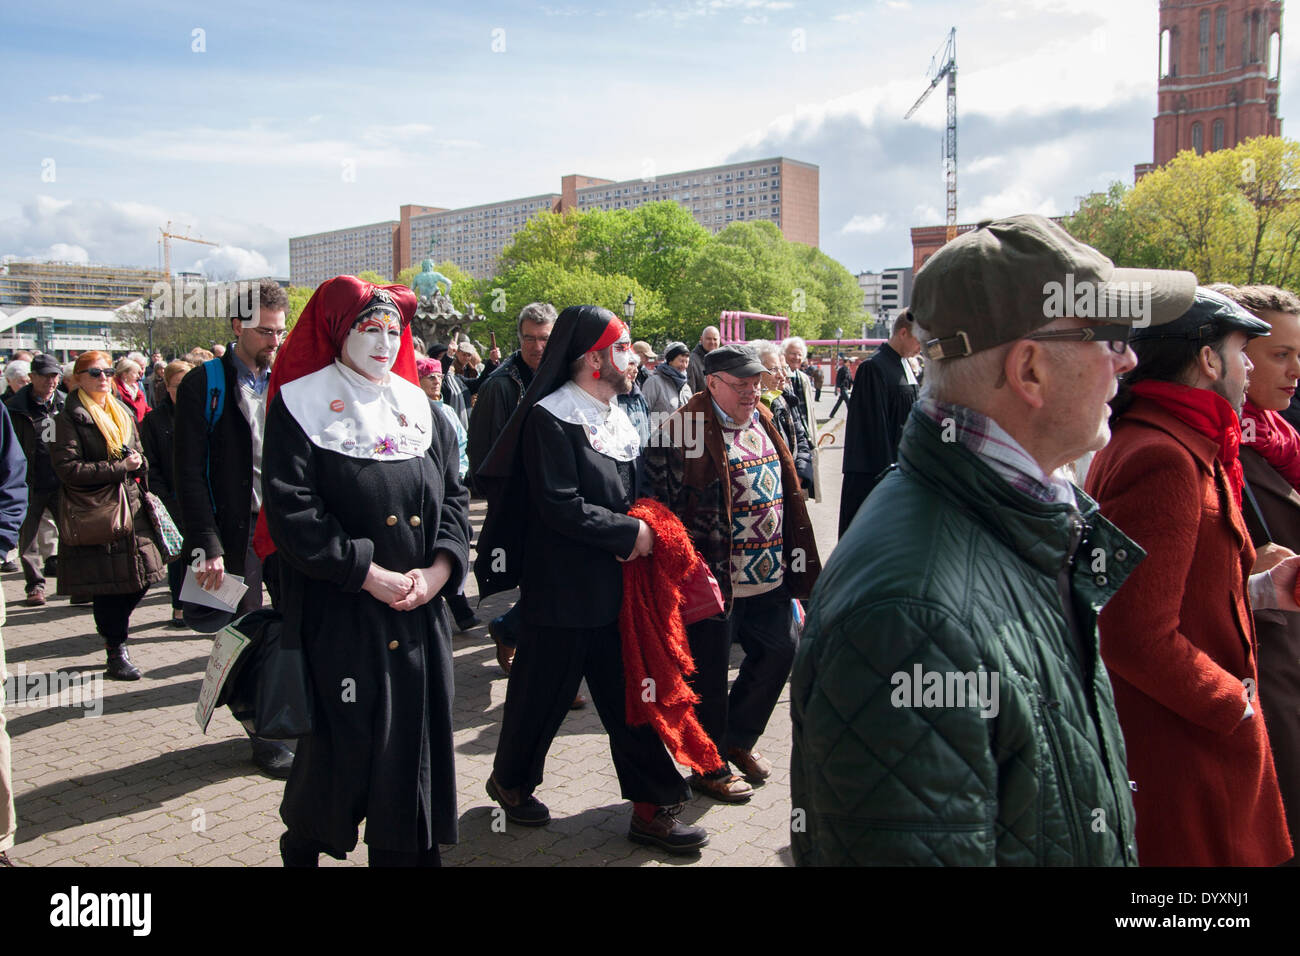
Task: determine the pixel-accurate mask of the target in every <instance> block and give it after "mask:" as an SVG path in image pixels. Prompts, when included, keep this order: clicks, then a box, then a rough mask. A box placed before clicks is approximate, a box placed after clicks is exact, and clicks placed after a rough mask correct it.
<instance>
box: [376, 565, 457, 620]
mask: <svg viewBox="0 0 1300 956" xmlns="http://www.w3.org/2000/svg"><path fill="white" fill-rule="evenodd" d="M449 577H451V559H450V558H448V557H447V555H446V553H445V552H439V554H438V556H437V557H436V558H435V559H434V561H433V564H431V565H429V567H427V568H412V569H411V570H410V571H407V572H406V573H405V574H399V573H398V572H396V571H390V570H388V569H387V568H385V567H381V566H380V565H378V564H374V563H372V564H371V565H370V571H369V572H368V573H367V574H366V580H365V582H364V583H363V584H362V585H361V589H362V590H363V591H365V592H366V593H367V594H369V595H370V596H371V597H373V598H374V599H375V600H377V601H382V602H383V603H384V604H387V605H388V606H389V607H391V608H392V609H393V610H394V611H413V610H415V609H416V608H417V607H420V606H422V605H424V604H428V603H429V602H430V601H431V600H433V598H434V596H436V595H437V593H438V592H439V591H441V590H442V589H443V586H444V585H445V584H446V583H447V579H448V578H449Z"/></svg>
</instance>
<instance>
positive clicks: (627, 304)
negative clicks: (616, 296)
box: [623, 292, 636, 328]
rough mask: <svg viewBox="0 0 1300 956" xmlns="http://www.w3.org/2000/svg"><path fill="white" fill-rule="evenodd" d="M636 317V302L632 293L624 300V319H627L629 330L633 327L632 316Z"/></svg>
mask: <svg viewBox="0 0 1300 956" xmlns="http://www.w3.org/2000/svg"><path fill="white" fill-rule="evenodd" d="M634 315H636V302H635V300H633V298H632V293H630V292H629V293H628V295H627V298H626V299H624V300H623V318H625V319H627V325H628V328H631V327H632V316H634Z"/></svg>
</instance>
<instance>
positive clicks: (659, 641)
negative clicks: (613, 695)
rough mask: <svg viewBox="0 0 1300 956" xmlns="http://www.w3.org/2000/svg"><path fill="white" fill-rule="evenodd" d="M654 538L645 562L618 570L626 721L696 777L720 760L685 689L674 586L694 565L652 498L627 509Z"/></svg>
mask: <svg viewBox="0 0 1300 956" xmlns="http://www.w3.org/2000/svg"><path fill="white" fill-rule="evenodd" d="M628 514H629V515H631V516H632V517H633V518H640V519H641V520H642V521H644V522H645V523H646V524H648V525H649V526H650V529H651V530H652V531H654V533H655V546H654V551H653V552H652V553H651V555H650V558H649V559H648V560H645V559H642V560H637V561H629V562H627V563H626V564H625V565H623V607H622V609H621V610H620V611H619V615H618V627H619V631H620V633H621V634H622V635H623V669H624V672H625V674H626V692H625V693H626V697H627V722H628V724H629V726H633V727H636V726H644V725H645V724H649V725H651V726H652V727H654V729H655V733H657V734H658V735H659V739H660V740H662V741H663V742H664V745H665V746H666V747H667V748H668V750H669V752H671V753H672V755H673V759H675V760H676V761H677V762H678V763H681V764H685V765H686V766H688V767H690V768H691V769H692V770H694V771H696V772H697V773H701V774H705V773H712V772H713V771H715V770H717V769H718V768H719V767H721V766H722V757H721V756H720V755H719V754H718V748H717V747H715V746H714V745H713V741H712V740H710V739H709V735H708V734H706V733H705V732H704V728H703V727H701V726H700V722H699V720H698V719H697V718H696V716H695V707H694V704H695V703H696V702H697V701H698V700H699V698H698V697H696V696H695V693H694V692H693V691H692V690H691V689H690V687H689V686H688V685H687V683H686V676H687V675H688V674H693V673H695V661H694V660H693V659H692V658H691V651H690V647H689V646H688V645H687V643H686V628H685V627H683V626H682V614H681V596H682V595H681V585H682V582H683V581H684V580H685V579H686V577H687V576H688V575H689V574H690V572H691V571H692V570H693V569H694V567H695V562H696V557H695V548H694V546H693V545H692V544H691V539H690V537H689V536H688V535H687V534H686V529H685V527H683V526H682V523H681V521H680V520H679V519H678V518H677V516H676V515H675V514H673V513H672V512H671V511H669V510H668V509H667V508H665V507H664V506H663V505H662V504H660V503H659V502H657V501H655V500H653V499H652V498H642V499H640V500H639V501H637V503H636V504H635V505H633V506H632V508H631V509H630V510H629V511H628Z"/></svg>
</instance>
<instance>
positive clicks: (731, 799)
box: [686, 773, 754, 803]
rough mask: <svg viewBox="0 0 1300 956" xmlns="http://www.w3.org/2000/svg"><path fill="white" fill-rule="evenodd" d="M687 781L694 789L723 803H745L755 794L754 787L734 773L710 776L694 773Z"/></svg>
mask: <svg viewBox="0 0 1300 956" xmlns="http://www.w3.org/2000/svg"><path fill="white" fill-rule="evenodd" d="M686 782H687V783H689V784H690V785H691V789H692V790H695V791H696V792H698V793H702V794H704V795H705V796H709V797H712V798H713V799H714V800H721V801H722V802H723V803H744V802H745V801H746V800H748V799H749V798H750V797H752V796H753V795H754V788H753V787H751V786H750V785H749V784H747V783H746V782H745V781H744V780H742V779H741V778H740V777H739V776H737V775H736V774H734V773H728V774H725V775H718V776H709V777H706V776H703V775H701V774H698V773H693V774H691V776H690V778H689V779H688V780H687V781H686Z"/></svg>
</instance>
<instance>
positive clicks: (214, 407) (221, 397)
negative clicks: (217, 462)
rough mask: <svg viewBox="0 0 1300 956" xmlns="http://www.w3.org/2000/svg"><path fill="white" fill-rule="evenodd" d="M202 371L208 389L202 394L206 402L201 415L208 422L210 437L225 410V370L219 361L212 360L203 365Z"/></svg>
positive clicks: (216, 359)
mask: <svg viewBox="0 0 1300 956" xmlns="http://www.w3.org/2000/svg"><path fill="white" fill-rule="evenodd" d="M203 371H204V374H206V375H207V378H208V387H207V389H206V391H205V392H204V394H205V395H207V397H208V400H207V404H206V405H205V406H204V410H203V414H204V417H205V418H206V419H207V422H208V434H209V435H211V434H212V429H214V428H216V427H217V422H218V421H220V420H221V413H222V412H223V411H225V409H226V369H225V367H224V366H223V365H222V364H221V359H219V358H213V359H208V360H207V361H206V362H204V363H203Z"/></svg>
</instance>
